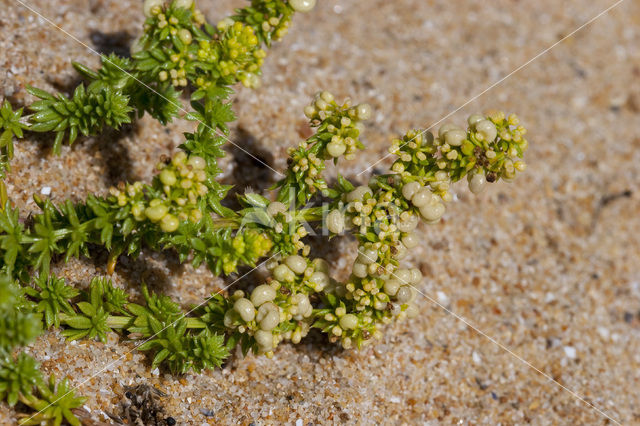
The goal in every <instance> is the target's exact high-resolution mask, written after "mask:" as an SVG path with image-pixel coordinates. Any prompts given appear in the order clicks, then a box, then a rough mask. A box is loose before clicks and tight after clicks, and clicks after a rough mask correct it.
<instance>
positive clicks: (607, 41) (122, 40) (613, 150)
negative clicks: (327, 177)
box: [0, 0, 640, 425]
mask: <svg viewBox="0 0 640 426" xmlns="http://www.w3.org/2000/svg"><path fill="white" fill-rule="evenodd" d="M21 1H22V0H21ZM26 2H27V3H28V4H29V5H30V6H32V7H34V8H36V9H37V10H39V11H40V12H41V13H42V14H43V15H44V16H46V17H47V18H49V19H50V20H51V21H53V22H54V23H55V24H56V25H57V26H59V27H60V28H62V29H64V30H65V31H68V32H69V33H70V34H72V35H73V36H75V37H77V39H78V40H80V41H81V42H82V43H86V45H87V46H89V47H91V48H93V49H97V50H100V51H109V50H115V51H116V52H122V51H126V50H127V49H128V47H127V46H128V43H130V41H131V40H132V39H133V38H134V37H135V36H136V35H137V34H138V33H139V31H140V27H141V22H142V17H141V2H139V1H129V0H120V1H110V0H87V1H71V0H59V1H53V2H52V1H46V0H26ZM200 3H201V6H202V9H203V10H204V11H205V12H206V15H207V17H208V18H209V19H210V20H212V21H216V20H218V19H220V18H221V17H222V16H223V15H224V14H225V13H228V12H229V11H231V10H232V8H233V7H236V6H239V5H242V4H243V2H241V1H228V0H225V1H216V2H212V1H211V2H206V1H201V2H200ZM613 4H614V1H613V0H607V1H605V0H580V1H577V0H576V1H569V2H560V1H550V0H540V1H535V2H525V1H516V0H500V1H491V2H486V1H485V2H482V1H462V0H438V1H431V0H429V1H425V0H414V1H411V0H394V1H382V0H376V1H372V0H351V1H346V0H320V1H319V5H318V7H317V8H316V10H314V11H313V12H312V13H311V14H308V15H303V16H297V17H296V18H295V21H294V25H293V27H292V29H291V32H290V34H289V35H288V37H287V38H286V40H285V41H284V42H282V43H280V44H278V45H277V46H275V48H273V49H272V51H270V52H269V56H268V58H267V60H266V64H265V67H264V85H263V87H262V88H261V89H259V90H255V91H250V90H246V89H244V88H238V93H237V97H236V104H235V106H236V111H237V113H238V116H239V121H238V124H237V128H236V129H234V133H233V139H234V141H236V142H237V143H238V144H240V145H242V146H243V147H245V148H246V149H248V150H250V151H251V152H252V153H254V154H255V155H257V156H259V157H260V158H262V159H263V160H264V161H266V162H267V163H268V164H270V165H271V166H272V167H274V168H276V169H282V168H283V167H284V166H285V160H284V159H285V155H284V153H285V150H286V148H287V147H289V146H292V145H294V144H297V142H298V141H299V140H300V138H301V137H302V136H303V135H304V134H305V132H306V129H305V125H304V123H305V120H304V117H303V115H302V113H301V109H302V107H303V106H304V105H305V104H306V103H307V102H308V100H309V97H310V96H311V95H312V94H313V93H314V92H315V91H316V90H318V89H327V90H330V91H332V92H333V93H334V94H335V95H336V96H337V97H345V96H351V97H352V98H353V99H354V100H356V101H358V102H362V101H366V102H369V103H370V104H371V105H372V106H373V107H374V109H375V114H374V119H373V120H372V122H371V124H370V125H369V126H368V129H367V133H366V135H365V141H366V142H367V144H368V148H369V149H368V151H366V153H364V154H362V155H359V156H358V158H357V160H355V161H354V162H352V163H349V164H347V165H345V166H344V167H343V169H342V172H343V173H344V174H347V175H348V176H351V177H353V178H354V179H356V180H358V179H359V180H360V181H363V182H364V181H366V179H367V177H366V174H365V175H362V176H360V177H359V178H356V177H355V175H356V174H357V173H358V172H359V171H361V170H363V169H364V168H366V167H367V166H368V165H370V164H371V163H373V162H375V161H377V160H378V159H380V158H381V157H382V156H383V155H384V153H385V152H386V147H387V146H388V143H389V140H390V138H391V137H393V136H394V135H397V134H399V133H403V132H404V131H406V130H408V129H410V128H413V127H426V126H429V125H430V124H432V123H435V122H437V121H439V120H440V119H441V118H442V117H445V116H447V115H449V114H452V115H451V117H450V119H451V120H454V121H457V122H463V120H464V119H465V117H466V116H467V115H468V114H470V113H472V112H476V111H482V110H483V109H485V108H500V109H504V110H506V111H509V112H516V113H518V115H519V116H520V117H521V120H522V122H523V124H524V125H525V126H526V127H527V128H528V129H529V135H528V136H529V140H530V143H531V149H530V150H529V152H528V153H527V155H526V161H527V163H528V165H529V168H528V169H527V171H526V172H525V173H524V174H522V175H521V176H520V177H519V178H518V179H517V180H516V181H515V182H514V183H513V184H503V183H501V184H499V185H494V186H492V187H491V188H489V190H488V191H486V192H485V193H484V194H482V195H481V196H480V197H473V196H471V194H470V193H469V191H468V190H467V189H466V188H465V187H464V185H461V186H460V187H458V188H457V189H456V195H457V197H456V200H455V201H454V202H453V203H451V205H450V206H449V208H448V212H447V216H446V219H445V220H444V221H443V222H442V223H440V224H438V225H436V226H423V227H422V228H421V232H422V235H423V236H424V239H423V243H422V244H421V245H420V246H419V247H418V248H417V249H416V250H414V251H413V252H412V255H411V256H410V258H409V259H408V261H409V262H410V263H411V264H412V265H414V266H418V267H419V268H420V269H421V270H422V271H423V273H424V275H425V279H424V280H423V282H422V283H421V284H420V290H421V291H422V292H424V294H425V297H423V298H421V301H420V307H421V309H422V313H421V315H420V317H419V318H418V319H416V320H413V321H410V322H405V323H402V324H396V325H393V326H390V327H388V328H387V329H386V330H385V331H386V333H385V337H384V339H383V341H382V342H381V343H379V344H378V345H376V346H373V347H369V348H367V349H365V350H362V351H360V352H357V351H342V350H339V349H338V348H336V347H334V346H332V345H330V344H328V343H326V342H325V341H324V340H323V339H322V338H321V337H318V336H315V337H311V338H310V339H307V340H306V341H305V342H303V344H301V345H298V346H295V347H294V346H290V345H283V346H281V347H280V348H279V349H278V351H277V353H276V355H275V357H274V358H273V359H271V360H269V359H266V358H262V357H248V358H244V359H243V358H242V357H239V356H237V357H233V358H232V359H231V360H230V362H228V363H227V365H226V366H225V367H224V368H223V369H220V370H217V371H211V372H207V373H205V374H200V375H186V376H184V377H173V376H170V375H165V374H164V373H163V372H157V371H150V368H149V361H148V359H147V357H146V356H145V355H143V354H139V353H135V352H134V353H130V352H129V351H130V350H131V345H130V344H128V343H126V342H117V337H116V336H112V337H113V339H112V341H111V342H110V343H109V344H108V345H103V344H101V343H95V342H89V341H81V342H78V343H76V344H72V345H69V344H66V343H65V342H64V340H63V338H62V337H61V336H60V335H59V334H58V333H57V332H49V333H46V334H45V335H44V336H42V338H40V339H39V340H38V341H37V342H36V343H35V344H34V345H32V347H31V348H30V349H29V351H30V352H31V353H32V354H34V356H36V358H37V359H39V360H40V361H41V362H42V364H43V369H44V370H45V371H46V372H55V373H56V374H57V375H60V376H63V375H69V376H70V377H71V379H72V381H73V383H74V384H76V385H78V386H79V392H80V393H82V394H84V395H86V396H88V397H89V399H88V401H87V403H86V409H87V410H88V414H87V415H88V416H89V417H93V419H95V420H99V419H103V420H104V412H105V411H115V410H116V408H115V403H117V402H118V401H119V399H120V398H121V396H122V393H123V386H126V385H129V384H136V383H147V384H151V385H154V386H157V387H158V388H160V389H163V390H164V391H165V392H167V393H168V394H169V396H168V397H167V398H165V401H164V403H165V409H166V411H167V413H169V414H171V415H172V416H173V417H175V418H176V419H177V420H178V424H194V425H200V424H207V423H208V424H227V423H240V424H250V423H254V424H280V423H282V422H285V423H289V424H296V425H300V424H305V425H306V424H308V423H314V424H315V423H350V424H356V423H358V424H374V423H384V424H401V423H429V424H437V423H443V424H453V423H458V424H524V423H533V424H572V425H573V424H605V423H607V422H609V423H613V422H614V421H617V422H620V423H623V424H639V423H640V393H639V392H638V390H639V389H640V266H639V263H638V259H639V255H640V238H639V235H640V192H639V191H638V188H637V184H638V182H640V125H639V123H640V3H639V2H638V1H636V0H625V1H623V2H621V3H620V4H619V5H617V6H616V7H615V8H614V9H613V10H611V11H610V12H608V13H606V14H605V15H603V16H601V17H600V18H599V19H597V20H596V21H595V22H593V23H592V24H590V25H588V26H586V27H585V28H583V29H581V30H580V31H578V32H576V33H575V34H573V35H572V36H570V37H568V38H567V39H565V40H563V41H562V42H561V43H559V44H558V45H557V46H555V47H554V48H553V49H552V50H550V51H548V52H546V53H544V54H541V53H542V52H544V51H545V49H547V48H549V47H550V46H552V45H554V43H556V42H559V41H560V40H562V39H563V37H565V36H567V35H569V34H571V33H572V32H573V31H574V30H575V29H577V28H579V27H580V26H581V25H582V24H584V23H585V22H587V21H589V20H590V19H592V18H593V17H595V16H596V15H598V14H599V13H600V12H602V11H604V10H605V9H606V8H608V7H610V6H612V5H613ZM0 52H1V53H0V97H2V95H4V96H9V99H11V100H12V101H13V102H15V103H23V102H29V101H30V99H29V98H28V97H26V96H25V90H24V88H25V85H27V84H33V85H36V86H39V87H43V88H46V89H49V90H54V89H56V90H61V91H64V92H68V91H69V90H70V89H71V88H72V87H73V86H74V85H75V84H76V83H77V76H76V74H75V72H74V70H73V68H72V67H71V65H70V61H71V60H77V61H82V62H84V63H86V64H89V65H92V66H95V65H96V64H97V62H98V61H97V57H96V55H95V54H94V53H92V52H91V51H90V50H88V49H87V48H86V47H84V46H82V45H81V44H79V43H78V42H76V41H74V40H73V39H71V38H70V37H69V36H68V35H66V34H64V33H63V32H61V31H60V30H58V29H56V28H54V27H53V26H51V25H50V24H49V23H47V22H45V21H44V20H42V19H39V18H37V17H36V16H35V15H34V14H33V13H32V12H30V11H29V10H27V9H26V8H25V7H24V6H22V5H21V4H20V3H19V2H18V1H17V0H16V1H14V0H1V1H0ZM539 54H540V56H539V57H537V58H536V59H535V60H532V58H534V57H536V55H539ZM530 60H532V61H531V62H530V63H529V62H528V61H530ZM523 64H528V65H526V66H525V67H523V68H520V67H521V66H523ZM514 70H517V72H516V73H514V74H513V75H510V73H511V72H512V71H514ZM505 77H506V78H505ZM503 78H504V80H502V79H503ZM485 90H486V92H485ZM460 106H463V107H462V108H460V109H459V107H460ZM453 111H455V112H453ZM452 112H453V113H452ZM190 126H191V125H190V124H189V123H184V122H177V123H176V124H174V125H171V126H169V127H168V128H167V129H163V128H162V127H161V126H160V125H159V124H157V123H155V122H153V121H152V120H149V119H143V120H142V121H140V122H138V123H137V124H135V125H133V126H129V127H128V128H127V129H125V130H124V131H122V132H120V133H115V132H109V133H108V134H106V135H104V136H101V137H99V138H92V139H85V140H82V141H79V142H77V143H76V144H75V145H74V146H73V147H71V148H69V147H65V148H64V149H63V152H62V155H61V156H59V157H55V156H53V155H52V154H51V152H50V149H51V143H52V141H51V140H50V139H49V138H48V137H31V136H30V137H28V138H27V139H26V140H24V141H21V142H20V143H19V144H18V147H17V153H16V158H15V161H14V166H13V167H14V168H13V172H12V174H11V176H10V178H9V180H8V183H9V191H10V194H11V197H12V198H13V199H14V200H15V202H16V203H17V205H19V206H20V207H21V208H22V214H24V215H26V214H27V213H28V212H29V211H32V210H34V209H35V205H34V203H33V202H32V201H31V198H30V197H31V194H32V193H34V192H37V193H39V192H41V191H42V190H43V188H44V187H50V188H51V189H52V194H51V197H52V198H53V199H54V200H55V201H62V200H64V199H66V198H69V197H70V198H72V199H75V200H78V199H83V198H84V197H85V196H86V195H87V194H88V193H90V192H104V191H106V189H107V188H108V187H109V186H110V185H112V184H114V183H115V182H117V181H119V180H123V179H149V178H150V176H151V173H152V165H153V164H154V162H155V161H156V159H157V158H158V157H159V155H160V154H167V153H170V152H171V150H172V149H173V148H174V147H175V146H177V144H179V143H180V132H181V131H183V130H184V129H189V128H190ZM229 152H230V155H229V156H228V157H227V159H226V160H225V163H224V165H225V176H224V179H225V180H226V181H228V182H234V183H237V184H238V185H239V186H240V187H244V186H252V187H253V188H257V189H261V188H264V187H265V186H267V184H268V183H269V181H270V180H273V179H274V176H273V174H272V173H271V172H270V171H269V170H268V169H265V168H260V167H258V166H256V164H255V163H252V162H251V161H248V159H247V157H246V156H244V155H241V153H240V151H239V150H237V149H234V148H231V149H230V150H229ZM388 164H389V159H387V160H386V161H383V162H382V163H380V164H378V167H379V168H380V169H383V168H384V167H387V166H388ZM332 244H333V246H332V247H326V246H325V247H321V248H320V249H319V250H320V253H326V254H328V257H329V258H330V260H331V261H332V262H333V264H334V265H335V275H336V277H341V276H344V274H345V272H346V270H347V265H348V264H349V263H350V262H351V260H352V258H353V253H354V250H355V246H354V243H353V242H352V241H349V240H346V239H344V240H336V241H335V242H334V243H332ZM105 261H106V254H105V253H96V255H95V256H94V258H92V259H90V260H82V261H74V262H73V263H71V264H69V265H59V266H58V268H57V272H58V273H60V274H62V275H64V276H66V277H67V278H68V279H69V281H70V282H71V283H73V284H74V285H76V286H78V287H83V286H86V285H87V283H88V281H89V279H90V277H91V276H92V275H94V274H97V273H104V271H105ZM258 275H259V274H258ZM251 279H259V276H253V277H251ZM114 281H115V282H116V283H117V284H118V285H122V286H125V287H126V288H128V289H129V290H130V291H131V292H132V293H135V292H137V291H138V289H139V284H140V282H141V281H145V282H148V283H150V285H152V286H153V287H154V288H156V289H158V290H161V291H164V292H167V293H168V294H171V295H173V296H175V297H177V298H178V299H179V300H180V301H181V302H182V303H184V304H185V306H186V305H188V304H189V303H193V302H197V301H199V300H201V299H202V298H203V297H205V295H207V294H208V293H210V292H211V291H212V290H213V289H215V288H217V287H218V286H219V285H221V283H222V282H221V281H220V280H217V279H214V278H213V277H212V276H211V274H210V273H209V272H207V271H206V270H204V269H199V270H195V271H194V270H193V269H192V268H190V267H188V266H187V267H183V266H181V265H179V263H178V262H177V260H176V258H175V256H173V255H171V254H154V253H144V255H143V256H142V257H141V258H139V259H137V260H127V259H125V260H124V261H122V262H121V264H120V266H119V268H118V269H117V271H116V274H115V275H114ZM436 302H437V303H436ZM438 304H440V305H441V306H438ZM443 307H444V308H445V309H443ZM114 361H115V362H114ZM542 373H543V374H544V375H543V374H542ZM548 377H550V378H552V379H553V381H551V380H549V379H548ZM580 399H582V400H580ZM589 404H592V405H593V406H590V405H589ZM594 407H597V409H595V408H594ZM203 413H206V414H207V415H208V416H205V415H204V414H203ZM15 415H16V414H15V412H14V411H12V410H11V409H9V408H8V407H7V406H5V405H2V406H0V423H3V424H5V423H6V424H12V423H14V422H15ZM608 417H609V418H608Z"/></svg>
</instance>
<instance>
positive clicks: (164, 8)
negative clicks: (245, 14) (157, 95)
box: [134, 0, 205, 87]
mask: <svg viewBox="0 0 640 426" xmlns="http://www.w3.org/2000/svg"><path fill="white" fill-rule="evenodd" d="M144 9H145V15H146V16H147V17H148V18H149V19H148V20H147V22H146V23H145V34H146V37H144V38H143V40H147V39H148V40H152V39H153V38H157V39H159V40H164V41H170V43H168V44H167V45H165V46H164V49H163V52H164V54H165V56H166V57H168V59H169V61H167V62H165V63H164V64H163V66H162V70H160V71H159V72H158V80H159V81H160V82H165V81H169V82H171V84H172V85H174V86H176V87H184V86H187V82H188V78H189V77H188V75H187V68H188V64H189V62H190V61H191V60H192V59H193V54H192V53H190V49H189V47H190V45H191V43H192V41H193V38H194V34H193V33H194V31H198V30H197V28H198V27H200V26H201V25H203V24H204V23H205V19H204V15H203V14H202V12H200V11H199V10H198V9H195V6H194V5H193V1H192V0H175V1H174V2H173V3H171V6H168V5H165V4H164V2H163V0H146V1H145V4H144ZM185 11H188V13H185ZM135 46H138V47H136V49H139V48H142V47H145V46H142V45H141V43H136V44H135ZM169 46H170V47H169ZM147 47H151V46H147ZM134 53H135V52H134Z"/></svg>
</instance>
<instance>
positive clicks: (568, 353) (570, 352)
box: [564, 346, 576, 359]
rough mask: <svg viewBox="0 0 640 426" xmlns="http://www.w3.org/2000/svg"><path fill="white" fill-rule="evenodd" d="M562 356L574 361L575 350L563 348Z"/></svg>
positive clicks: (570, 347) (567, 347)
mask: <svg viewBox="0 0 640 426" xmlns="http://www.w3.org/2000/svg"><path fill="white" fill-rule="evenodd" d="M564 354H565V355H566V356H567V357H568V358H571V359H574V358H575V357H576V348H574V347H573V346H565V347H564Z"/></svg>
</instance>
